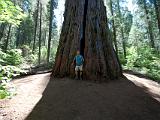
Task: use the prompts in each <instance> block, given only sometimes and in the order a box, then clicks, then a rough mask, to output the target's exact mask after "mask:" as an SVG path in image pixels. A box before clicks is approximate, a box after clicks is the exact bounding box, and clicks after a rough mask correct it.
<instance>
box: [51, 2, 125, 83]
mask: <svg viewBox="0 0 160 120" xmlns="http://www.w3.org/2000/svg"><path fill="white" fill-rule="evenodd" d="M77 49H79V50H80V51H81V54H82V55H84V58H85V65H84V77H85V78H86V79H90V80H108V79H117V78H119V77H120V76H121V75H122V71H121V66H120V63H119V60H118V57H117V56H116V53H115V50H114V49H113V46H112V41H111V34H110V32H109V29H108V26H107V17H106V8H105V6H104V3H103V0H66V4H65V13H64V23H63V27H62V32H61V37H60V43H59V47H58V51H57V56H56V61H55V65H54V68H53V74H52V75H53V76H54V77H66V76H73V75H74V66H72V65H71V63H72V61H73V58H74V56H75V54H76V51H77Z"/></svg>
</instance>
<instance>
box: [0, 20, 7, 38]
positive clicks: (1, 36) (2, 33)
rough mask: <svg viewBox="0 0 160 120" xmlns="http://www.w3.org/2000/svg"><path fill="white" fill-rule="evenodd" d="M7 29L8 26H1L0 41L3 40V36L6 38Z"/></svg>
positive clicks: (3, 24)
mask: <svg viewBox="0 0 160 120" xmlns="http://www.w3.org/2000/svg"><path fill="white" fill-rule="evenodd" d="M5 28H6V24H5V23H2V24H1V26H0V41H1V39H2V38H3V36H4V31H5Z"/></svg>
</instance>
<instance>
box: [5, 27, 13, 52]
mask: <svg viewBox="0 0 160 120" xmlns="http://www.w3.org/2000/svg"><path fill="white" fill-rule="evenodd" d="M11 28H12V25H11V24H10V25H9V28H8V34H7V39H6V42H5V46H4V51H5V52H7V50H8V44H9V38H10V33H11Z"/></svg>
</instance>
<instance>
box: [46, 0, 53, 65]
mask: <svg viewBox="0 0 160 120" xmlns="http://www.w3.org/2000/svg"><path fill="white" fill-rule="evenodd" d="M53 4H54V0H51V5H50V20H49V37H48V51H47V62H48V63H49V58H50V51H51V40H52V23H53V12H54V11H53Z"/></svg>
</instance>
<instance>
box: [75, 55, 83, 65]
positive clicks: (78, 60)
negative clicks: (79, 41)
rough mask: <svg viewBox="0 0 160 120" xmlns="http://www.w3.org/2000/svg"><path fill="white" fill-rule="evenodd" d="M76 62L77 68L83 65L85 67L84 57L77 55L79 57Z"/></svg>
mask: <svg viewBox="0 0 160 120" xmlns="http://www.w3.org/2000/svg"><path fill="white" fill-rule="evenodd" d="M74 61H75V62H76V66H81V65H83V62H84V58H83V56H82V55H77V56H76V57H75V58H74Z"/></svg>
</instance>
